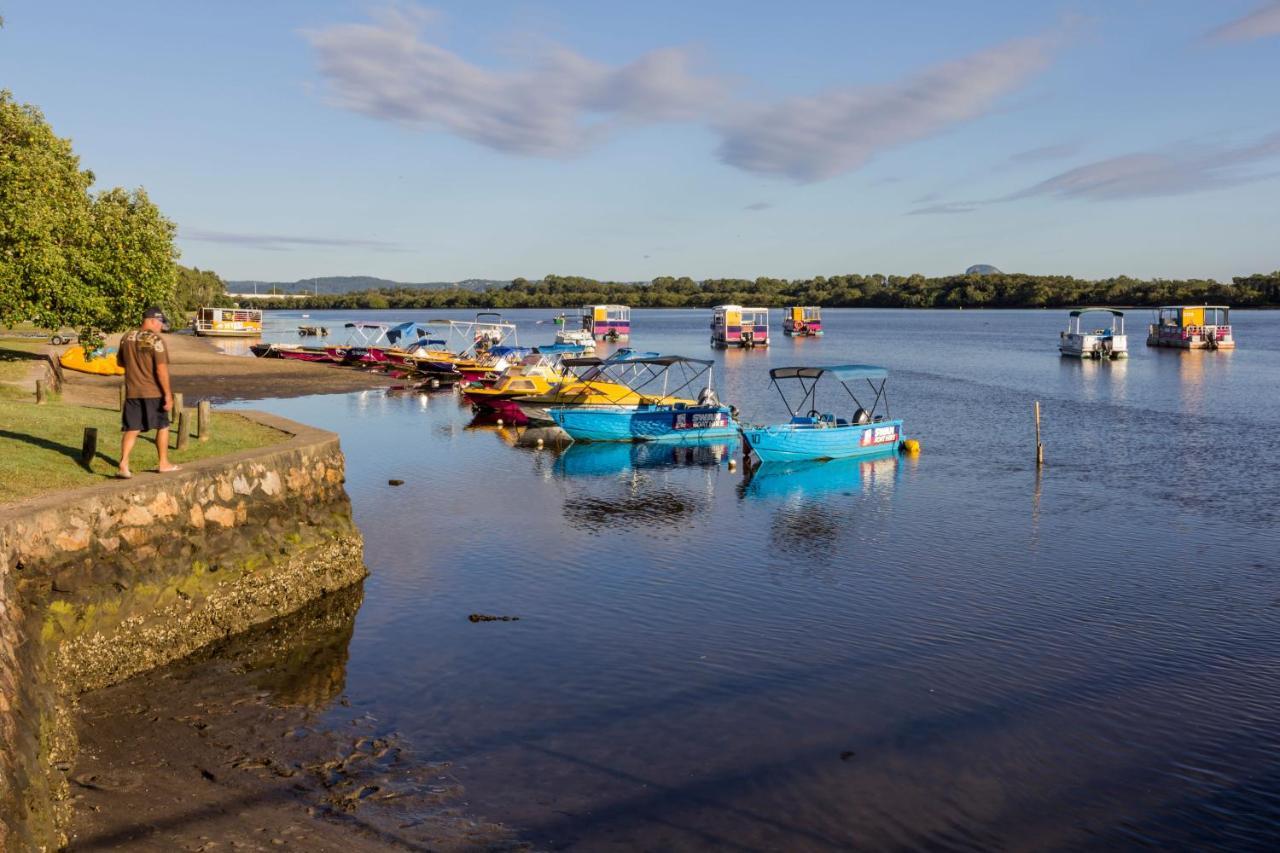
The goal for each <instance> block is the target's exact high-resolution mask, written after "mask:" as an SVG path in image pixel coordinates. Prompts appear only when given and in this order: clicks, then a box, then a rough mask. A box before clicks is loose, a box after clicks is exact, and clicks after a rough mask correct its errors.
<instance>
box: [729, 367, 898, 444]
mask: <svg viewBox="0 0 1280 853" xmlns="http://www.w3.org/2000/svg"><path fill="white" fill-rule="evenodd" d="M824 376H829V377H831V378H833V379H835V380H837V381H838V382H839V383H840V384H841V385H842V386H843V387H844V390H845V391H846V392H848V394H849V397H850V399H851V400H852V401H853V411H852V414H851V415H850V416H849V417H848V418H842V417H839V416H838V415H836V414H834V413H832V412H824V411H821V410H820V408H819V406H818V402H817V389H818V380H819V379H821V378H823V377H824ZM769 377H770V379H772V380H773V385H774V387H775V388H777V389H778V393H779V394H781V395H782V402H783V403H784V404H785V405H786V407H787V411H789V412H790V413H791V420H790V421H788V422H787V423H785V424H773V425H770V426H751V427H743V429H742V438H743V440H744V441H745V442H746V443H747V446H748V447H750V448H751V451H752V452H753V453H755V455H756V457H757V458H759V459H760V461H761V462H783V461H789V460H799V459H844V458H848V457H853V456H874V455H879V454H884V453H893V452H896V451H897V450H898V449H899V448H900V446H901V445H902V442H903V435H902V421H900V420H889V419H888V412H889V399H888V397H887V396H886V395H885V383H886V382H887V381H888V378H889V371H887V370H885V369H884V368H883V367H874V366H872V365H869V364H843V365H836V366H832V367H776V368H774V369H773V370H770V371H769ZM784 380H785V381H790V380H794V381H796V382H797V383H798V384H799V387H800V392H801V396H800V401H799V403H798V404H796V405H794V406H793V405H792V403H791V401H790V400H789V399H788V398H787V394H786V392H785V391H784V390H783V388H782V384H781V381H784ZM858 380H865V381H866V383H867V385H868V386H869V387H870V389H871V392H872V394H874V395H875V396H874V399H873V400H872V401H871V405H870V408H867V407H865V406H863V404H862V403H861V401H859V399H858V397H857V396H856V395H855V394H854V392H853V390H852V389H850V387H849V383H850V382H856V381H858ZM881 401H883V402H884V408H885V414H884V415H878V414H877V413H876V411H877V409H878V407H879V405H880V403H881ZM802 413H803V414H802Z"/></svg>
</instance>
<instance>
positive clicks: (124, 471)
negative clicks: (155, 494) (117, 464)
mask: <svg viewBox="0 0 1280 853" xmlns="http://www.w3.org/2000/svg"><path fill="white" fill-rule="evenodd" d="M116 478H117V479H120V480H131V479H133V473H132V472H130V471H129V469H128V468H121V469H120V470H119V471H117V472H116Z"/></svg>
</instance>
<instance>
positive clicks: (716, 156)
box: [0, 0, 1280, 281]
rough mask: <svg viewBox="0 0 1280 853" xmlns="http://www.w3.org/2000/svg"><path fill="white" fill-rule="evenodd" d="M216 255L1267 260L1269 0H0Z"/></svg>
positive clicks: (1274, 2) (7, 35) (1271, 85)
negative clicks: (423, 1) (419, 1)
mask: <svg viewBox="0 0 1280 853" xmlns="http://www.w3.org/2000/svg"><path fill="white" fill-rule="evenodd" d="M0 14H2V15H3V16H4V19H5V27H4V29H3V30H0V86H3V87H6V88H9V89H11V90H12V91H13V93H14V95H15V96H16V97H17V98H18V99H19V100H21V101H26V102H30V103H34V104H37V105H39V106H40V107H41V108H42V109H43V110H44V112H45V115H46V116H47V118H48V119H49V120H50V122H51V123H52V124H53V126H54V128H55V129H56V130H57V131H58V132H59V133H60V134H61V135H63V136H69V137H71V138H72V139H73V140H74V142H75V146H76V150H77V151H78V153H79V154H80V156H81V158H82V161H83V163H84V165H85V166H87V167H88V168H91V169H92V170H93V171H94V173H95V174H96V175H97V177H98V185H99V186H100V187H105V186H113V185H123V186H128V187H133V186H144V187H145V188H146V189H147V191H148V192H149V193H150V194H151V195H152V197H153V199H154V200H155V201H156V202H157V203H158V204H160V206H161V207H162V209H163V210H164V211H165V212H166V213H167V214H168V215H169V216H170V217H171V218H172V219H174V220H175V221H176V222H177V223H178V225H179V242H180V246H181V249H182V253H183V258H182V260H183V262H184V263H187V264H190V265H196V266H200V267H202V268H211V269H214V270H216V271H218V272H219V273H221V274H222V275H223V276H224V277H226V278H232V279H243V278H255V279H267V280H292V279H295V278H302V277H310V276H319V275H357V274H368V275H379V276H384V277H387V278H393V279H397V280H401V281H434V280H456V279H461V278H470V277H478V278H510V277H513V276H517V275H523V276H527V277H537V276H541V275H543V274H547V273H553V272H554V273H561V274H578V275H588V276H594V277H599V278H616V279H628V280H631V279H648V278H651V277H653V276H657V275H691V276H694V277H696V278H705V277H713V276H749V277H754V276H757V275H771V276H780V277H788V278H793V277H803V276H811V275H819V274H837V273H845V272H866V273H870V272H880V273H902V274H906V273H913V272H919V273H924V274H928V275H934V274H944V273H950V272H955V271H960V270H963V269H964V267H966V266H968V265H969V264H971V263H991V264H995V265H996V266H999V267H1000V268H1002V269H1005V270H1011V271H1023V272H1035V273H1068V274H1073V275H1079V276H1086V277H1100V276H1106V275H1115V274H1128V275H1135V276H1144V277H1146V276H1168V277H1191V276H1214V277H1218V278H1226V277H1229V276H1231V275H1238V274H1246V273H1250V272H1258V271H1270V270H1273V269H1276V268H1278V267H1280V234H1278V233H1277V231H1278V228H1280V226H1278V225H1277V223H1280V216H1277V207H1278V205H1277V204H1276V201H1275V200H1276V198H1277V197H1280V179H1277V175H1280V95H1278V94H1277V92H1280V0H1267V2H1263V0H1215V2H1204V0H1159V2H1157V0H1107V2H1102V0H1096V2H1094V1H1091V0H1079V1H1078V2H1062V3H1052V2H1044V3H1027V2H1003V0H988V2H983V3H955V2H923V0H922V1H921V2H915V3H900V4H886V3H883V2H862V0H847V2H830V3H819V2H811V3H804V2H792V3H789V4H785V7H784V4H778V3H753V2H746V0H737V2H718V0H716V2H711V0H707V2H697V3H689V2H687V0H684V2H665V0H648V2H645V3H643V4H640V3H600V2H557V3H550V2H499V0H492V2H490V1H489V0H486V2H482V3H476V2H456V3H451V2H443V3H435V4H431V5H412V4H408V3H380V2H376V0H373V2H360V3H354V2H319V0H309V2H271V3H261V2H255V3H249V2H239V0H227V2H223V3H216V4H214V3H196V2H123V3H118V4H106V3H96V2H88V0H86V1H85V2H78V3H69V2H54V0H44V2H26V0H19V1H18V2H5V3H3V4H2V5H0Z"/></svg>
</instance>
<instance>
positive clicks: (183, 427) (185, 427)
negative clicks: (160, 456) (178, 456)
mask: <svg viewBox="0 0 1280 853" xmlns="http://www.w3.org/2000/svg"><path fill="white" fill-rule="evenodd" d="M190 417H191V415H190V414H189V413H187V412H178V446H177V447H176V448H175V449H176V450H186V449H187V439H188V438H190V437H191V424H190V423H188V420H189V419H190Z"/></svg>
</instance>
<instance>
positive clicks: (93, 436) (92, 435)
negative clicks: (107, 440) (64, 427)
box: [80, 427, 98, 468]
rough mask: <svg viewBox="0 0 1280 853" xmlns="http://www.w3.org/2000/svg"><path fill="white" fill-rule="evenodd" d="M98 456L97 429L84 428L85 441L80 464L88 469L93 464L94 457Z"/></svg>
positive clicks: (82, 444)
mask: <svg viewBox="0 0 1280 853" xmlns="http://www.w3.org/2000/svg"><path fill="white" fill-rule="evenodd" d="M97 455H98V430H97V428H95V427H85V428H84V441H83V442H81V444H80V464H81V465H83V466H84V467H86V468H88V467H89V466H90V465H92V464H93V457H95V456H97Z"/></svg>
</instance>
